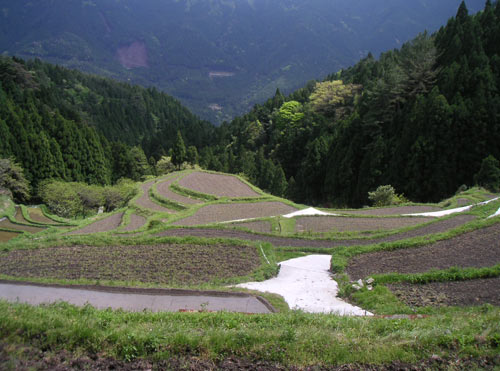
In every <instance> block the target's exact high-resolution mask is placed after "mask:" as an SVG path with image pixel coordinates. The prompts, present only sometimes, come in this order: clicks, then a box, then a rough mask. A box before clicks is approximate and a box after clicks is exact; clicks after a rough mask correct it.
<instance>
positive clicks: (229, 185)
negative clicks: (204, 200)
mask: <svg viewBox="0 0 500 371" xmlns="http://www.w3.org/2000/svg"><path fill="white" fill-rule="evenodd" d="M179 185H180V186H181V187H184V188H188V189H191V190H193V191H196V192H200V193H205V194H210V195H214V196H218V197H259V196H260V195H259V194H258V193H257V192H255V191H254V190H253V189H252V188H250V187H249V186H248V185H246V184H245V183H243V182H242V181H241V180H239V179H238V178H236V177H234V176H230V175H222V174H210V173H204V172H200V171H195V172H193V173H191V174H188V175H186V176H185V177H184V178H182V179H180V180H179Z"/></svg>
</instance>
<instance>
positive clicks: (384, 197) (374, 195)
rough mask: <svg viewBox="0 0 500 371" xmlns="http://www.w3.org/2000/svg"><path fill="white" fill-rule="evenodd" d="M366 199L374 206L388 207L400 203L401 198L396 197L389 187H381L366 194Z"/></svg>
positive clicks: (392, 189)
mask: <svg viewBox="0 0 500 371" xmlns="http://www.w3.org/2000/svg"><path fill="white" fill-rule="evenodd" d="M368 198H369V199H370V201H372V202H373V205H374V206H389V205H396V204H399V203H401V198H402V196H398V195H396V192H395V190H394V188H393V187H392V186H391V185H381V186H379V187H378V188H377V189H376V190H375V191H373V192H368Z"/></svg>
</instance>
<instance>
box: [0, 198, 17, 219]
mask: <svg viewBox="0 0 500 371" xmlns="http://www.w3.org/2000/svg"><path fill="white" fill-rule="evenodd" d="M15 213H16V206H15V205H14V202H12V200H11V198H10V197H8V196H7V195H4V194H1V195H0V218H4V217H7V216H13V215H14V214H15Z"/></svg>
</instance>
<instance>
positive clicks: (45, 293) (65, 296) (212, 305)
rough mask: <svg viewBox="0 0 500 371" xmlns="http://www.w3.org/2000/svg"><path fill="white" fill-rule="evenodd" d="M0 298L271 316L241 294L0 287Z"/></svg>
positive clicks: (260, 302)
mask: <svg viewBox="0 0 500 371" xmlns="http://www.w3.org/2000/svg"><path fill="white" fill-rule="evenodd" d="M0 298H1V299H4V300H7V301H11V302H22V303H28V304H32V305H39V304H42V303H55V302H58V301H65V302H68V303H70V304H74V305H78V306H84V305H86V304H87V303H88V304H90V305H92V306H94V307H96V308H98V309H107V308H112V309H124V310H128V311H134V312H142V311H144V310H151V311H153V312H178V311H185V310H186V311H190V310H198V311H200V310H206V311H221V310H225V311H229V312H242V313H271V312H272V311H273V308H272V306H270V305H269V304H268V303H267V302H266V301H264V300H263V299H262V298H258V297H255V296H251V295H249V294H241V293H235V294H231V293H225V292H206V293H204V292H200V291H191V292H190V291H186V290H166V289H127V288H111V287H109V288H94V289H88V288H71V287H50V286H40V285H31V284H21V283H6V282H5V281H4V282H3V283H0Z"/></svg>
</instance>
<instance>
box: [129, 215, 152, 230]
mask: <svg viewBox="0 0 500 371" xmlns="http://www.w3.org/2000/svg"><path fill="white" fill-rule="evenodd" d="M146 221H147V219H146V218H145V217H143V216H141V215H137V214H131V215H130V223H128V224H127V226H126V227H125V228H123V231H126V232H130V231H135V230H136V229H139V228H141V227H142V226H143V225H144V224H146Z"/></svg>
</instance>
